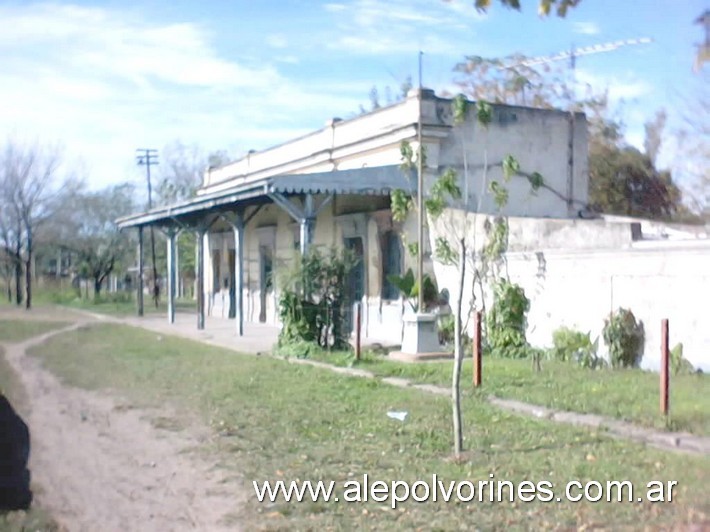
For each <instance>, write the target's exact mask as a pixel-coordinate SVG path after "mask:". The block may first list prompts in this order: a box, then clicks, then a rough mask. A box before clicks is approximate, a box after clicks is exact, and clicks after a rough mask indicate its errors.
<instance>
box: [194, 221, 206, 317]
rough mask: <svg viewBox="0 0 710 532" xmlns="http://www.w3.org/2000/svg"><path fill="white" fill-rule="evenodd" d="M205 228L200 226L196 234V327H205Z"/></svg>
mask: <svg viewBox="0 0 710 532" xmlns="http://www.w3.org/2000/svg"><path fill="white" fill-rule="evenodd" d="M206 232H207V230H206V229H203V228H200V229H198V230H197V231H196V232H195V234H196V236H197V239H196V240H197V244H196V245H197V272H195V275H196V277H197V329H198V330H200V331H201V330H202V329H204V328H205V234H206Z"/></svg>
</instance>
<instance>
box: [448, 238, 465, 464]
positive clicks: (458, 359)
mask: <svg viewBox="0 0 710 532" xmlns="http://www.w3.org/2000/svg"><path fill="white" fill-rule="evenodd" d="M465 277H466V241H465V240H464V239H463V238H461V239H460V240H459V280H458V294H457V295H456V307H455V308H454V372H453V378H452V382H451V401H452V407H453V416H454V454H455V455H456V456H459V455H460V454H461V452H462V451H463V424H462V422H461V363H462V362H463V347H462V343H463V342H462V336H463V331H462V330H461V323H462V320H461V308H462V306H463V283H464V279H465Z"/></svg>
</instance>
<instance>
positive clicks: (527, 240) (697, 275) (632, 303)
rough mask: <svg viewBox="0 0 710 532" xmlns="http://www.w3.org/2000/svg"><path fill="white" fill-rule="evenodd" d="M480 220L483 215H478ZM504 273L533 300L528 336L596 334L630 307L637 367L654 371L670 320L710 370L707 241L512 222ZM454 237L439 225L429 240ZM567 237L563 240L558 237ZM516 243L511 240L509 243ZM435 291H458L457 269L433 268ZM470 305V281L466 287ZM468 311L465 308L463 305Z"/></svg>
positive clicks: (673, 336) (687, 350)
mask: <svg viewBox="0 0 710 532" xmlns="http://www.w3.org/2000/svg"><path fill="white" fill-rule="evenodd" d="M479 218H480V217H479ZM510 225H511V235H517V237H511V247H513V248H514V249H516V248H517V249H518V251H512V252H509V253H508V255H507V264H508V274H509V276H510V279H511V280H512V281H513V282H516V283H518V284H520V285H521V286H522V287H523V288H524V289H525V293H526V295H527V296H528V297H529V298H530V300H531V308H530V312H529V315H528V331H527V332H528V339H529V341H530V342H531V343H532V344H533V345H536V346H540V347H545V346H550V345H551V341H552V332H553V331H554V330H555V329H557V328H558V327H560V326H562V325H566V326H569V327H573V328H575V329H579V330H582V331H583V332H587V331H590V332H591V336H592V339H594V338H595V337H596V336H599V337H600V341H599V345H600V352H601V353H602V354H606V349H605V346H604V342H603V340H602V339H601V330H602V328H603V326H604V319H605V317H607V316H608V314H609V312H610V311H612V310H613V309H617V308H619V307H625V308H630V309H631V310H632V312H633V313H634V315H635V316H636V318H637V319H639V320H641V321H643V323H644V327H645V333H646V343H645V351H644V356H643V359H642V364H641V365H642V367H644V368H648V369H657V368H658V364H659V359H660V327H661V320H662V319H663V318H668V319H669V320H670V344H671V347H673V346H674V345H675V344H676V343H679V342H682V343H683V346H684V356H685V357H686V358H687V359H688V360H689V361H690V362H691V363H692V364H693V365H694V366H695V367H699V368H702V369H703V370H705V371H707V370H710V315H709V314H708V312H707V310H706V300H707V297H708V295H710V268H708V266H710V240H707V239H697V240H687V241H675V242H673V241H658V240H655V241H643V240H641V241H637V242H633V241H632V240H631V228H630V224H628V223H626V224H624V223H607V222H604V221H581V220H579V221H574V222H573V221H560V220H554V221H553V220H532V219H531V220H524V219H515V218H513V219H511V220H510ZM439 234H451V231H450V229H449V230H447V228H445V227H442V226H441V224H439V225H438V226H437V228H436V230H435V231H434V235H435V236H436V235H439ZM562 237H564V238H562ZM513 238H515V239H514V240H513ZM435 270H436V273H437V281H438V282H439V286H440V288H441V287H447V288H449V290H450V291H451V293H452V296H453V295H454V294H455V292H456V271H455V269H454V268H452V267H444V266H442V265H440V264H436V263H435ZM464 298H465V300H466V302H468V301H470V282H469V283H467V286H466V288H465V290H464ZM465 308H466V307H465Z"/></svg>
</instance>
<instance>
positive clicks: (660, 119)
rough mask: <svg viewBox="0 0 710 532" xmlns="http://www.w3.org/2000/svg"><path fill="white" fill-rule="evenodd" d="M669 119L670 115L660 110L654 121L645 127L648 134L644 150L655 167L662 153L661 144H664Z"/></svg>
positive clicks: (647, 123) (644, 142)
mask: <svg viewBox="0 0 710 532" xmlns="http://www.w3.org/2000/svg"><path fill="white" fill-rule="evenodd" d="M667 119H668V114H667V113H666V110H665V109H659V110H658V111H656V115H655V116H654V117H653V119H652V120H649V121H648V122H646V123H645V124H644V125H643V128H644V131H645V133H646V136H645V138H644V141H643V149H644V151H645V152H646V156H647V157H648V158H649V160H650V161H651V163H652V164H653V165H655V164H656V160H657V159H658V153H659V152H660V151H661V144H662V143H663V130H664V129H665V127H666V120H667Z"/></svg>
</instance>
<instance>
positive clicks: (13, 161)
mask: <svg viewBox="0 0 710 532" xmlns="http://www.w3.org/2000/svg"><path fill="white" fill-rule="evenodd" d="M1 162H2V164H1V165H0V168H1V169H2V191H1V192H2V193H1V194H0V197H1V198H2V207H3V208H2V210H3V211H5V210H7V211H9V213H10V214H9V216H8V218H9V220H8V221H9V223H8V226H7V227H8V229H9V231H10V234H11V240H12V246H13V248H12V254H13V256H14V257H15V260H16V264H15V282H16V289H17V303H18V305H19V304H21V303H22V295H21V288H20V284H21V281H20V278H21V276H22V269H23V266H24V273H25V308H27V309H30V308H31V307H32V261H33V253H34V247H35V243H34V237H35V235H36V233H37V231H38V229H40V227H41V226H42V225H43V224H44V223H46V222H47V221H48V220H49V219H50V218H51V217H52V214H53V213H54V212H55V211H56V209H57V206H58V205H59V204H60V202H61V200H62V198H63V197H64V196H65V195H66V194H68V193H70V192H72V191H73V190H75V189H76V186H77V184H78V182H77V181H75V180H73V179H67V178H63V179H61V180H59V176H58V174H59V170H60V165H61V157H60V154H59V151H58V150H57V149H56V148H47V147H42V146H40V145H38V144H36V143H35V144H27V145H23V144H21V143H19V142H15V141H8V142H7V143H6V146H5V149H4V151H3V154H2V161H1Z"/></svg>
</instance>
